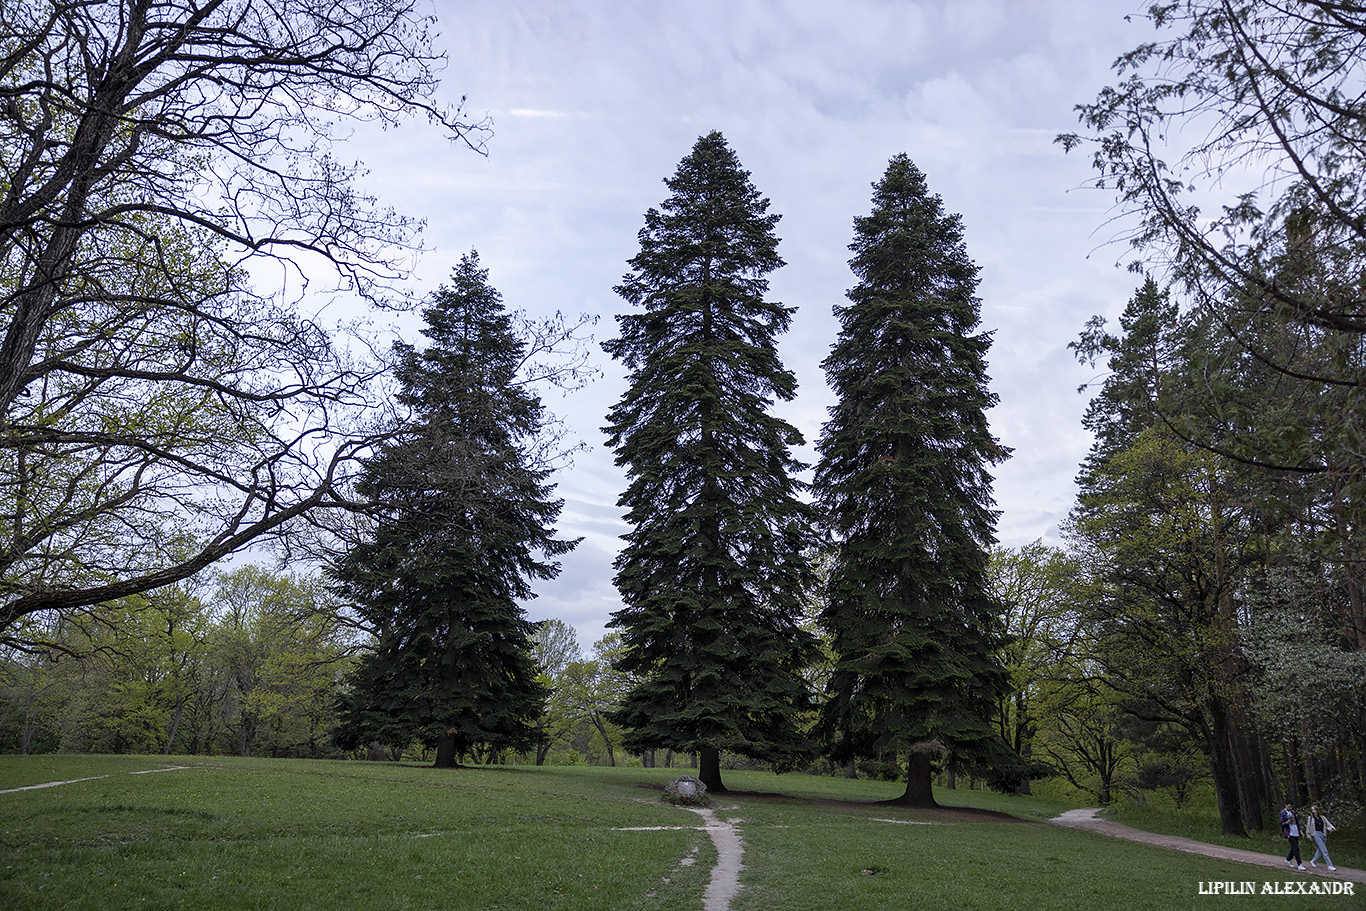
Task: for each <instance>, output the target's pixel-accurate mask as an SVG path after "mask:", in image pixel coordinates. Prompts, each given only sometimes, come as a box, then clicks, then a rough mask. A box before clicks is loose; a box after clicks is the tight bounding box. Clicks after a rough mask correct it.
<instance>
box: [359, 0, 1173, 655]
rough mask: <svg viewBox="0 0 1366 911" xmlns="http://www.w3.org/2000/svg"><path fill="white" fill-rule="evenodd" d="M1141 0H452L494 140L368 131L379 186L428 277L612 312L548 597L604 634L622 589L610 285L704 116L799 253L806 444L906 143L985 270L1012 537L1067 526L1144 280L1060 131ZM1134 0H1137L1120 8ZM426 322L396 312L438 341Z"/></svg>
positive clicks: (792, 255)
mask: <svg viewBox="0 0 1366 911" xmlns="http://www.w3.org/2000/svg"><path fill="white" fill-rule="evenodd" d="M1141 8H1142V2H1141V0H1053V2H1045V0H841V2H838V3H834V2H829V0H791V2H778V0H773V2H761V0H706V2H702V0H640V2H627V0H616V2H611V0H573V2H566V0H513V2H509V0H470V2H465V0H462V2H459V3H456V2H453V0H436V4H435V9H436V15H437V18H438V23H439V25H438V28H439V31H440V33H441V35H440V38H439V39H438V44H439V46H440V47H442V48H443V49H444V50H445V52H446V54H447V55H448V65H447V68H446V70H445V72H444V73H443V75H442V89H441V92H442V100H444V101H447V102H455V101H458V100H459V98H460V97H461V96H464V97H465V99H466V101H465V109H466V111H467V112H468V113H469V114H470V115H471V116H472V117H473V118H475V119H479V118H483V117H487V118H488V119H489V121H490V122H491V125H492V135H491V136H489V137H488V140H487V154H486V155H478V154H475V153H474V152H471V151H469V150H468V149H462V148H460V147H458V146H454V145H452V144H451V143H449V142H448V141H446V140H445V139H444V138H443V137H442V136H441V134H440V133H438V132H437V131H435V130H434V129H431V128H430V127H427V126H425V125H423V124H416V123H414V124H411V125H409V126H406V127H404V128H401V129H399V130H396V131H390V132H385V133H382V134H377V135H367V136H364V137H363V142H362V143H360V144H359V151H360V157H361V158H362V159H363V160H364V162H365V164H366V165H367V166H368V168H369V173H368V175H367V176H366V177H365V179H364V180H363V181H362V182H361V185H360V186H361V189H362V190H363V191H365V192H367V193H372V194H374V195H375V196H377V197H378V198H379V199H380V200H381V202H382V203H383V204H384V205H386V206H392V207H393V208H394V209H396V210H397V211H399V212H402V213H404V214H405V215H410V216H415V217H418V218H421V219H424V220H425V222H426V226H425V230H424V234H423V238H422V239H423V243H424V245H425V247H426V252H425V253H424V254H423V255H422V257H421V259H420V260H419V261H418V263H417V265H416V268H415V271H414V273H413V276H412V281H413V283H414V285H415V286H417V287H418V288H420V289H428V290H434V289H435V288H436V287H437V286H438V285H439V284H440V283H441V282H442V281H444V280H445V278H446V277H447V276H448V275H449V274H450V272H451V269H452V268H453V267H454V266H455V264H456V263H457V262H458V260H459V258H460V256H461V255H462V254H464V253H466V252H469V251H470V250H472V249H473V250H477V251H478V253H479V256H480V260H481V263H482V265H483V266H484V267H485V268H487V269H488V270H489V283H490V284H491V285H492V286H493V287H495V288H497V289H498V290H499V291H500V292H501V294H502V296H503V301H504V303H505V305H506V306H507V307H508V308H510V309H514V310H523V311H526V312H527V313H528V314H530V315H533V316H536V315H546V314H550V313H553V312H555V311H562V312H564V313H566V314H570V315H577V314H580V313H588V314H594V315H597V316H599V317H600V321H599V323H598V324H597V326H596V327H595V329H594V335H595V337H596V341H597V344H595V345H594V346H593V351H594V353H593V359H594V363H595V365H596V366H597V367H598V369H599V370H600V371H601V375H600V377H599V378H598V379H596V380H595V381H594V382H593V383H591V384H590V385H588V386H586V387H585V388H583V389H581V390H578V391H577V392H574V393H571V394H569V395H562V394H561V393H560V392H558V391H555V390H548V391H546V392H545V393H544V395H543V398H544V402H545V404H546V406H547V408H548V409H549V410H550V411H552V412H554V413H555V414H557V415H558V416H560V417H561V418H562V419H563V420H564V421H565V422H566V424H567V425H568V427H569V429H570V431H571V432H572V433H573V434H575V437H576V439H577V441H578V442H581V443H583V444H585V446H586V449H585V451H583V452H581V453H579V454H578V455H577V457H576V458H575V461H574V464H573V465H572V467H568V468H566V469H564V470H563V471H562V472H560V473H559V474H558V475H557V476H556V478H555V481H556V483H557V485H558V486H557V493H558V494H559V496H561V497H563V498H564V501H565V506H564V511H563V513H562V515H561V519H560V523H559V531H560V533H561V535H562V536H564V537H582V538H583V541H582V543H581V544H580V545H579V546H578V548H577V549H576V550H575V551H574V552H573V553H571V554H569V555H567V556H566V557H564V558H563V559H562V561H561V564H562V572H561V575H560V577H559V578H558V579H556V580H554V581H552V582H543V583H540V584H539V585H538V587H537V589H538V598H537V599H535V600H534V601H531V602H529V603H528V604H527V605H526V610H527V615H528V617H529V618H531V619H533V620H540V619H545V618H549V617H556V618H559V619H561V620H564V621H565V622H567V623H569V624H571V625H572V626H573V627H575V629H576V631H577V633H578V637H579V641H580V643H581V645H582V646H583V647H584V649H585V651H586V650H587V649H588V647H589V646H590V645H591V643H592V642H593V641H594V640H596V639H597V638H599V637H600V636H601V635H602V634H603V632H604V628H605V626H606V624H607V621H608V619H609V616H610V614H611V613H612V611H614V610H617V609H618V608H619V607H620V606H621V603H620V601H619V599H618V597H617V594H616V591H615V588H614V587H613V584H612V577H613V569H612V560H613V558H614V556H615V554H616V552H617V550H618V548H619V545H620V536H621V535H622V534H624V533H625V532H626V531H627V528H626V525H625V524H624V522H623V521H622V519H621V515H622V510H621V509H619V508H618V507H617V505H616V503H617V498H618V497H619V496H620V494H621V492H622V491H623V490H624V488H625V475H624V473H623V471H622V470H621V469H620V468H618V467H617V466H616V465H615V464H614V460H613V453H612V451H611V450H610V449H609V448H607V446H606V445H605V440H604V437H603V435H602V433H601V431H600V428H601V427H602V425H603V424H604V423H605V422H606V420H605V418H606V413H607V410H608V409H609V408H610V407H611V405H612V404H613V403H614V402H616V401H617V399H618V398H619V397H620V396H621V394H622V392H623V391H624V389H625V379H624V377H625V371H624V370H623V369H622V368H621V367H620V365H618V364H616V363H615V362H613V361H612V360H611V359H610V358H608V357H607V356H606V355H605V354H604V353H603V352H602V351H601V349H600V347H599V345H600V343H601V342H602V341H605V340H607V339H610V338H613V337H615V334H616V322H615V320H614V318H613V317H614V316H615V315H616V314H619V313H624V312H627V308H628V306H629V305H627V304H626V303H625V302H624V301H623V300H622V299H621V298H619V297H617V296H616V294H614V293H613V291H612V288H613V286H615V285H616V284H618V283H619V282H620V281H621V278H622V276H623V275H624V274H625V272H626V271H627V268H628V265H627V261H628V260H629V259H630V258H631V257H632V256H634V255H635V254H636V252H637V251H638V249H639V246H638V241H637V234H638V232H639V231H640V229H641V227H642V226H643V224H644V214H645V211H646V210H647V209H649V208H651V207H657V206H659V205H660V203H662V202H663V200H664V199H665V198H666V197H667V195H668V191H667V188H665V186H664V184H663V180H664V179H665V178H667V177H669V176H671V175H672V174H673V173H674V170H675V169H676V168H677V166H678V163H679V161H680V160H681V159H683V158H684V157H685V156H686V155H687V154H688V153H689V152H690V151H691V149H692V146H693V143H695V142H696V140H697V138H698V137H699V136H701V135H704V134H706V133H709V132H710V131H712V130H719V131H721V133H723V134H724V135H725V137H726V140H727V141H728V143H729V144H730V146H731V148H732V149H733V150H734V151H735V152H736V154H737V155H738V156H739V159H740V161H741V163H742V165H743V166H744V167H745V169H746V170H748V171H749V172H750V175H751V178H750V179H751V181H752V182H753V183H754V185H755V187H756V188H757V189H758V190H759V192H760V193H761V194H762V195H764V196H765V197H767V198H768V199H769V200H770V203H771V205H770V209H769V211H770V212H772V213H777V214H779V215H781V216H782V220H781V221H780V222H779V223H778V226H777V230H776V233H777V235H778V237H779V238H781V243H780V244H779V248H778V249H779V254H780V255H781V256H782V257H783V259H784V260H785V261H786V263H787V265H786V266H785V267H784V268H782V269H780V270H778V271H777V272H775V273H773V274H772V275H770V277H769V279H770V299H771V300H775V301H780V302H782V303H783V304H786V305H787V306H789V307H795V308H796V313H795V315H794V317H793V322H792V327H791V330H790V331H789V332H788V333H787V334H786V335H785V336H784V337H782V339H781V340H780V343H779V354H780V356H781V357H782V359H783V362H784V364H785V365H786V366H787V367H788V369H790V370H792V371H793V372H794V373H795V374H796V376H797V380H798V382H799V389H798V393H797V398H796V399H795V400H794V401H792V402H790V403H782V404H780V405H779V406H777V407H776V408H775V411H776V412H777V413H778V414H779V415H781V416H782V417H783V418H784V419H786V420H787V421H789V422H790V423H792V424H794V425H795V426H796V427H797V428H798V429H799V430H800V431H801V432H802V434H803V435H804V436H805V438H806V441H807V445H806V446H805V447H802V448H801V449H799V450H797V455H798V457H799V458H802V459H803V460H804V461H805V462H807V463H808V464H809V463H811V462H813V461H814V460H815V452H814V449H813V448H812V445H811V444H813V443H814V441H815V440H816V439H817V438H818V437H819V435H820V428H821V424H822V423H823V421H824V420H825V418H826V415H827V411H826V409H827V408H828V407H829V406H830V405H831V404H833V397H832V395H831V393H830V391H829V389H828V388H827V386H826V383H825V377H824V373H823V371H822V370H821V368H820V362H821V361H822V360H823V359H824V358H825V356H826V355H827V353H828V352H829V349H830V346H831V345H832V344H833V342H834V341H835V338H836V335H837V333H838V324H837V322H836V321H835V318H834V316H833V314H832V308H833V307H834V306H836V305H838V304H841V303H842V302H844V299H845V298H844V294H845V292H846V291H847V290H848V288H849V287H850V286H851V285H852V284H853V283H854V279H853V276H852V273H851V272H850V271H849V268H848V259H849V255H850V254H849V251H848V244H849V242H850V240H851V239H852V224H853V219H854V217H855V216H858V215H864V214H867V213H868V211H869V210H870V208H871V192H872V191H871V185H872V184H873V183H874V182H875V181H877V180H878V179H879V178H880V177H881V176H882V173H883V171H884V170H885V168H886V165H887V162H888V160H889V159H890V158H891V157H892V156H894V155H896V154H898V153H902V152H904V153H906V154H907V155H909V156H910V158H911V160H912V161H914V162H915V164H916V165H917V166H918V167H919V168H920V170H921V171H922V172H924V174H925V175H926V179H927V181H928V183H929V187H930V190H931V191H932V192H934V193H937V194H938V195H939V196H940V197H941V198H942V200H943V204H944V208H945V210H946V211H947V212H951V213H959V214H961V216H962V219H963V227H964V240H965V242H966V245H967V250H968V254H969V256H971V257H972V259H973V260H974V261H975V262H976V263H977V265H978V266H979V267H980V270H981V272H980V285H979V287H978V295H979V297H980V299H981V305H982V310H981V312H982V324H981V328H982V329H983V330H986V331H990V332H992V333H993V338H994V342H993V345H992V348H991V351H990V354H989V357H988V361H989V366H988V370H989V373H990V377H991V388H992V390H993V391H994V392H995V393H996V394H997V395H998V396H999V399H1000V401H999V404H998V405H997V406H996V407H995V408H994V409H992V410H991V412H990V413H989V414H988V418H989V421H990V424H991V428H992V431H993V432H994V433H995V435H996V436H997V437H998V438H999V439H1000V440H1001V442H1002V443H1003V444H1005V445H1006V446H1009V447H1012V448H1013V450H1014V455H1013V457H1012V458H1011V459H1010V460H1009V461H1008V462H1006V463H1004V464H1003V465H1000V466H998V467H997V470H996V472H995V476H996V479H995V484H994V495H995V500H996V506H997V508H998V509H999V510H1000V512H1001V516H1000V520H999V522H998V526H997V537H998V539H999V541H1000V543H1001V544H1003V545H1006V546H1012V547H1014V546H1020V545H1023V544H1027V543H1029V542H1031V541H1034V540H1035V539H1042V540H1044V541H1045V542H1046V543H1051V544H1061V543H1062V542H1061V538H1060V537H1059V524H1060V523H1061V522H1062V521H1063V520H1064V519H1065V518H1066V515H1067V513H1068V510H1069V509H1070V508H1071V506H1072V503H1073V500H1074V498H1075V495H1076V490H1075V486H1074V483H1073V478H1074V477H1075V475H1076V471H1077V466H1078V464H1079V463H1080V461H1081V459H1082V458H1083V456H1084V455H1085V454H1086V451H1087V448H1088V447H1089V446H1090V437H1089V435H1088V434H1087V433H1086V431H1085V430H1084V429H1083V428H1082V426H1081V423H1080V421H1081V415H1082V412H1083V410H1084V409H1085V406H1086V403H1087V400H1088V397H1087V395H1084V394H1080V393H1078V391H1077V390H1078V386H1080V385H1082V384H1084V383H1087V382H1088V381H1091V380H1093V379H1095V378H1096V371H1095V370H1092V369H1090V368H1087V367H1085V366H1083V365H1079V364H1078V363H1076V361H1075V359H1074V358H1073V357H1072V355H1071V352H1070V351H1068V349H1067V343H1068V342H1069V341H1072V340H1074V339H1075V338H1076V337H1077V335H1078V333H1079V332H1080V331H1081V329H1082V326H1083V324H1084V323H1085V321H1086V320H1087V319H1088V318H1089V317H1090V316H1092V315H1093V314H1101V315H1105V316H1107V317H1109V318H1111V319H1112V320H1113V319H1114V318H1115V317H1117V315H1118V314H1119V313H1120V311H1121V310H1122V309H1123V307H1124V304H1125V302H1126V301H1127V300H1128V298H1129V297H1130V296H1131V295H1132V293H1133V290H1134V288H1135V287H1136V286H1137V284H1138V277H1137V276H1135V275H1133V274H1131V273H1128V272H1126V271H1124V270H1123V269H1122V268H1120V266H1119V265H1118V264H1119V263H1120V262H1121V261H1122V260H1124V259H1125V258H1126V255H1127V252H1128V251H1127V248H1126V247H1125V246H1124V245H1123V243H1122V242H1120V241H1119V240H1117V238H1118V236H1119V233H1120V225H1119V224H1117V223H1116V222H1115V211H1114V199H1113V197H1112V196H1111V195H1108V194H1107V193H1106V192H1105V191H1101V190H1096V189H1092V188H1089V187H1088V186H1087V183H1088V180H1089V179H1090V178H1091V176H1092V172H1091V168H1090V160H1089V153H1087V152H1086V151H1084V150H1083V151H1074V152H1072V153H1070V154H1064V153H1063V151H1062V149H1061V148H1060V147H1059V146H1058V145H1056V144H1055V143H1054V142H1053V140H1054V137H1055V136H1056V135H1057V134H1058V133H1061V132H1067V131H1071V130H1074V129H1076V128H1077V126H1078V125H1077V120H1076V113H1075V111H1074V107H1075V105H1077V104H1080V103H1085V102H1089V101H1091V100H1093V99H1094V98H1095V96H1096V93H1097V92H1098V91H1099V90H1100V89H1101V88H1103V87H1104V86H1105V85H1108V84H1111V83H1113V82H1114V81H1115V78H1114V73H1113V72H1112V70H1111V66H1112V64H1113V62H1114V60H1115V59H1116V58H1117V57H1118V56H1119V55H1120V54H1122V53H1124V52H1125V51H1127V50H1130V49H1132V48H1133V47H1134V46H1136V45H1138V44H1139V43H1141V42H1143V41H1146V40H1149V39H1150V38H1151V37H1152V35H1153V32H1152V28H1151V25H1150V24H1149V23H1148V22H1147V21H1146V20H1145V19H1144V18H1143V17H1142V16H1141V15H1138V13H1139V12H1141ZM1126 16H1128V17H1130V18H1129V19H1126ZM419 328H420V320H419V319H416V318H409V320H408V321H407V322H403V321H400V322H398V323H397V324H395V325H394V327H393V330H394V331H395V332H397V333H398V334H400V335H401V336H402V337H404V338H406V339H407V340H409V341H419V339H418V336H417V330H418V329H419Z"/></svg>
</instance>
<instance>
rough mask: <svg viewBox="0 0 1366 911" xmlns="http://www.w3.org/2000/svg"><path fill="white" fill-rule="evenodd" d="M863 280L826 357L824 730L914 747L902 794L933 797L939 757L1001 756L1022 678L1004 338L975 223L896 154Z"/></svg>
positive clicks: (860, 741) (862, 262) (865, 223)
mask: <svg viewBox="0 0 1366 911" xmlns="http://www.w3.org/2000/svg"><path fill="white" fill-rule="evenodd" d="M850 250H852V251H853V253H854V258H853V259H852V260H850V266H851V268H852V269H853V271H854V274H855V276H857V277H858V280H859V281H858V284H856V285H855V286H854V288H853V289H852V290H850V291H849V295H848V296H849V301H850V303H849V305H848V306H841V307H836V308H835V314H836V316H838V317H839V320H840V325H841V329H840V335H839V338H838V339H837V341H836V342H835V346H834V349H833V350H832V351H831V353H830V356H829V357H828V358H826V360H825V362H824V367H825V371H826V376H827V377H828V379H829V382H830V386H831V388H832V389H833V390H834V392H835V395H836V399H837V401H836V404H835V405H834V406H833V407H832V408H831V410H830V419H829V421H827V423H826V424H825V427H824V429H823V431H822V434H821V439H820V442H819V443H818V444H817V445H818V449H819V451H820V455H821V458H820V462H819V463H818V465H817V467H816V476H815V482H814V485H813V486H814V488H815V490H816V496H817V499H818V502H819V504H820V506H821V507H822V509H823V511H824V516H825V519H826V521H827V522H828V524H829V526H830V529H831V531H832V532H833V534H834V538H835V546H836V558H835V563H834V566H833V568H832V569H831V572H830V579H829V584H828V600H827V603H826V606H825V609H824V612H823V613H822V616H821V623H822V625H823V626H824V627H825V628H826V629H827V630H828V631H829V633H830V635H831V639H832V645H833V649H834V652H835V656H836V664H835V670H834V673H833V675H832V676H831V680H830V685H829V689H828V698H827V700H826V702H825V703H824V706H823V711H822V719H821V724H820V727H819V730H820V731H821V732H823V734H824V736H825V737H826V738H828V739H830V740H831V741H832V751H833V755H834V756H835V757H836V758H837V759H843V760H847V759H848V758H850V757H853V756H866V757H879V756H881V755H882V754H884V753H886V752H888V751H896V752H899V753H903V754H905V755H907V756H908V757H909V762H908V770H907V776H906V791H905V793H904V794H903V795H902V797H901V798H900V799H899V802H901V803H905V804H910V805H920V806H925V805H933V804H934V797H933V794H932V792H931V789H930V774H931V763H932V762H933V761H934V760H935V759H936V757H938V756H940V755H947V756H948V757H949V759H950V760H951V761H952V762H954V763H959V764H966V763H980V764H994V765H1000V764H1001V763H1003V762H1005V761H1006V756H1007V755H1008V754H1009V750H1008V749H1007V748H1006V746H1005V744H1004V742H1003V741H1002V740H1001V738H1000V736H999V734H998V733H997V732H996V730H995V728H994V726H993V724H992V719H993V717H994V715H995V709H996V704H997V701H998V700H999V699H1000V698H1001V697H1002V696H1003V695H1004V694H1005V692H1006V691H1007V688H1008V685H1009V681H1008V678H1007V675H1006V671H1005V669H1004V668H1003V667H1002V666H1001V663H1000V660H999V658H998V656H997V653H998V650H999V647H1000V622H999V617H998V612H999V605H998V604H997V603H996V602H995V600H994V599H993V598H992V597H991V592H990V589H989V585H988V579H987V560H988V555H989V551H990V548H991V546H992V544H993V543H994V535H993V526H994V523H995V519H996V513H995V512H994V511H993V510H992V509H991V503H992V500H991V486H990V485H991V476H990V474H989V473H988V469H989V468H990V466H992V465H994V464H995V463H997V462H1000V461H1002V460H1004V459H1005V458H1006V457H1007V455H1008V451H1007V450H1006V449H1005V448H1004V447H1002V446H1001V445H1000V444H999V443H998V442H997V441H996V439H995V438H994V437H993V436H992V435H991V433H990V431H989V430H988V428H987V422H986V410H987V409H988V408H990V407H991V406H992V405H993V404H995V402H996V396H995V395H993V394H992V393H991V392H989V391H988V389H987V374H986V352H987V349H988V347H989V346H990V344H991V338H990V336H989V335H987V334H986V333H978V334H975V335H974V334H972V333H973V332H974V331H975V330H976V329H977V326H978V320H979V306H980V305H979V302H978V299H977V297H976V289H977V266H976V265H974V264H973V262H972V261H971V260H970V259H969V258H968V255H967V249H966V246H965V245H964V243H963V236H962V224H961V220H960V218H959V217H958V216H957V215H946V214H945V213H944V211H943V204H942V202H941V201H940V198H939V197H938V196H937V195H932V194H931V193H930V192H929V190H928V188H927V186H926V183H925V177H924V175H923V174H921V172H920V171H919V169H917V168H916V166H915V165H914V164H913V163H912V162H911V160H910V159H909V158H907V157H906V156H905V155H897V156H896V157H894V158H893V159H892V160H891V162H890V163H889V164H888V166H887V171H886V173H885V174H884V176H883V178H882V180H880V181H879V182H878V183H876V184H874V193H873V210H872V213H871V214H870V215H868V216H864V217H860V218H856V219H855V220H854V241H853V243H852V244H851V245H850Z"/></svg>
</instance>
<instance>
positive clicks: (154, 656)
mask: <svg viewBox="0 0 1366 911" xmlns="http://www.w3.org/2000/svg"><path fill="white" fill-rule="evenodd" d="M197 588H198V590H190V589H187V588H185V587H182V586H170V587H167V588H163V589H159V590H157V591H155V592H152V593H149V594H148V595H145V596H138V597H133V598H129V599H126V600H125V601H123V602H121V603H120V604H118V605H109V606H105V607H103V608H102V609H101V610H100V611H98V612H96V613H94V614H92V615H90V616H89V617H88V618H85V619H84V620H79V621H78V619H77V618H72V619H71V620H68V622H67V623H66V624H65V626H64V632H63V634H62V635H61V637H59V638H57V639H56V641H57V644H58V645H59V646H60V650H53V651H51V652H48V653H45V654H43V655H39V656H24V655H22V654H16V655H11V656H10V657H9V658H8V660H6V661H4V662H3V663H0V692H3V693H4V694H5V696H7V697H8V698H7V700H6V701H7V702H8V711H7V712H3V713H0V718H4V719H6V720H8V721H9V722H10V724H11V725H12V727H9V728H8V729H7V731H6V737H5V740H4V741H3V747H0V748H4V749H9V750H17V751H18V752H46V751H49V750H67V751H80V752H86V751H90V752H113V753H123V752H129V753H163V752H191V753H196V754H199V753H209V754H211V753H223V752H232V753H238V754H240V755H272V756H314V757H316V756H326V755H331V754H332V752H333V750H332V748H331V746H330V744H329V742H328V731H329V729H330V728H331V726H332V724H333V721H334V713H333V702H334V699H335V691H336V687H337V681H338V678H339V676H340V673H341V669H342V667H344V666H345V663H346V661H347V660H348V655H349V653H350V650H351V636H350V633H349V632H348V628H347V627H346V625H345V623H344V618H342V617H341V616H340V615H339V613H338V611H337V609H336V605H335V603H334V601H333V600H332V599H331V597H330V596H329V595H328V594H327V592H326V591H325V590H324V588H323V586H322V583H321V581H320V580H319V579H316V578H309V577H303V576H294V575H290V574H276V573H271V572H268V571H266V570H263V569H261V568H259V567H253V566H247V567H242V568H239V569H237V570H234V571H232V572H228V573H223V574H220V575H219V576H217V577H216V578H215V580H214V584H213V587H212V588H207V587H204V586H199V587H197Z"/></svg>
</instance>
